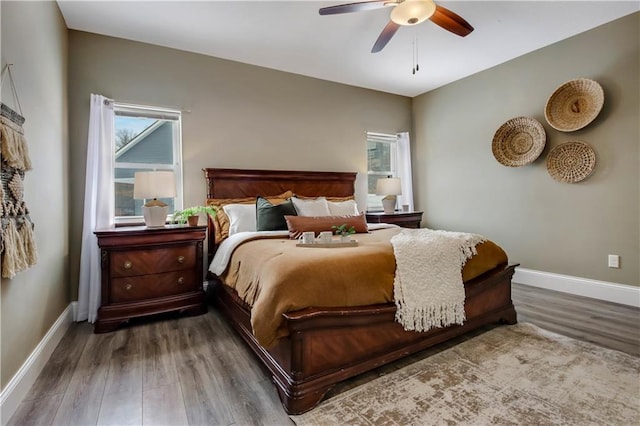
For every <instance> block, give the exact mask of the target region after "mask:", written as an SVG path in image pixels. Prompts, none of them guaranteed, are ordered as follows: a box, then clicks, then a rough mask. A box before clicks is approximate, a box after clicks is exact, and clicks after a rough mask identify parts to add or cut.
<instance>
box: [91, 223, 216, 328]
mask: <svg viewBox="0 0 640 426" xmlns="http://www.w3.org/2000/svg"><path fill="white" fill-rule="evenodd" d="M206 230H207V227H206V226H180V225H167V226H166V227H164V228H153V229H149V228H146V227H144V226H136V227H126V228H115V229H109V230H104V231H96V232H95V234H96V236H97V237H98V246H99V247H100V249H101V259H102V304H101V306H100V309H98V319H97V320H96V323H95V327H94V332H95V333H104V332H108V331H113V330H115V329H116V328H117V327H118V326H119V325H121V324H122V323H125V322H127V321H128V320H129V319H130V318H134V317H139V316H144V315H151V314H158V313H162V312H169V311H178V310H179V311H184V312H186V313H188V314H190V315H198V314H203V313H205V312H207V305H206V304H205V294H204V291H203V290H202V271H203V265H202V242H203V240H204V238H205V235H206Z"/></svg>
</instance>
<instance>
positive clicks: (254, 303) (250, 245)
mask: <svg viewBox="0 0 640 426" xmlns="http://www.w3.org/2000/svg"><path fill="white" fill-rule="evenodd" d="M399 231H400V229H398V228H389V229H380V230H376V231H373V232H371V233H369V234H357V235H356V236H355V238H356V239H357V240H358V246H357V247H341V248H306V247H305V248H301V247H296V242H297V241H296V240H288V239H284V238H279V239H257V240H251V241H248V242H246V243H244V244H241V245H240V246H238V247H237V248H236V250H235V252H234V253H233V256H232V258H231V261H230V263H229V266H228V268H227V270H226V272H225V273H224V274H223V275H222V277H221V278H222V279H223V281H224V282H225V284H226V285H228V286H230V287H232V288H234V289H235V290H236V292H237V293H238V295H239V296H240V297H241V298H242V299H243V300H244V301H245V302H246V303H247V304H248V305H249V306H251V325H252V327H253V333H254V335H255V336H256V339H257V340H258V342H259V343H260V344H261V345H263V346H264V347H269V346H271V345H273V344H274V343H275V341H276V339H278V338H279V337H282V336H285V335H286V334H287V330H286V329H284V328H283V327H281V325H282V314H283V313H285V312H291V311H296V310H300V309H303V308H308V307H336V306H363V305H371V304H378V303H388V302H392V301H393V277H394V272H395V259H394V256H393V248H392V246H391V243H390V242H389V241H390V239H391V237H392V236H393V235H395V234H396V233H397V232H399ZM477 250H478V254H477V255H476V256H474V257H473V258H471V259H470V260H469V261H467V264H466V265H465V267H464V269H463V280H464V281H468V280H470V279H472V278H474V277H476V276H478V275H480V274H482V273H484V272H486V271H488V270H490V269H493V268H494V267H496V266H498V265H499V264H503V263H507V256H506V254H505V252H504V251H503V250H502V249H501V248H500V247H498V246H497V245H495V244H494V243H492V242H490V241H487V242H485V243H481V244H479V245H478V246H477Z"/></svg>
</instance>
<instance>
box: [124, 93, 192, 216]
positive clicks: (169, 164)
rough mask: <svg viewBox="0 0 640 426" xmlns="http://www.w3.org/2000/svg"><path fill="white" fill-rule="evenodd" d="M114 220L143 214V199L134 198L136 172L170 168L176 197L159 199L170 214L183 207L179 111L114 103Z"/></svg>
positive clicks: (168, 169)
mask: <svg viewBox="0 0 640 426" xmlns="http://www.w3.org/2000/svg"><path fill="white" fill-rule="evenodd" d="M114 112H115V129H114V135H115V140H114V145H113V146H114V149H115V170H114V176H115V182H114V183H115V220H116V223H123V222H132V221H134V220H136V219H138V218H141V217H142V209H141V208H142V205H143V204H144V203H145V200H136V199H134V198H133V180H134V174H135V172H138V171H152V170H167V171H173V172H174V174H175V179H176V198H167V199H162V201H163V202H165V203H167V204H168V205H169V214H172V213H173V212H174V211H176V210H179V209H181V208H182V154H181V152H182V149H181V145H182V137H181V134H182V132H181V115H180V111H174V110H167V109H162V108H154V107H145V106H138V105H126V104H119V103H115V104H114Z"/></svg>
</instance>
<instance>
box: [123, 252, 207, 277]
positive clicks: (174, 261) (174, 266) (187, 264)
mask: <svg viewBox="0 0 640 426" xmlns="http://www.w3.org/2000/svg"><path fill="white" fill-rule="evenodd" d="M110 263H111V276H112V277H133V276H136V275H146V274H157V273H160V272H170V271H180V270H183V269H193V267H194V266H195V264H196V248H195V246H194V245H188V246H178V247H171V248H162V249H151V250H131V251H126V252H112V253H111V262H110Z"/></svg>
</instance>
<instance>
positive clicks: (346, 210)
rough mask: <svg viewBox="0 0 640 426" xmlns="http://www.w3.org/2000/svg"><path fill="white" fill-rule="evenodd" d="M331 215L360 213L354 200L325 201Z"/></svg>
mask: <svg viewBox="0 0 640 426" xmlns="http://www.w3.org/2000/svg"><path fill="white" fill-rule="evenodd" d="M327 204H329V213H331V216H354V215H358V214H360V212H358V205H357V204H356V202H355V200H346V201H327Z"/></svg>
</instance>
